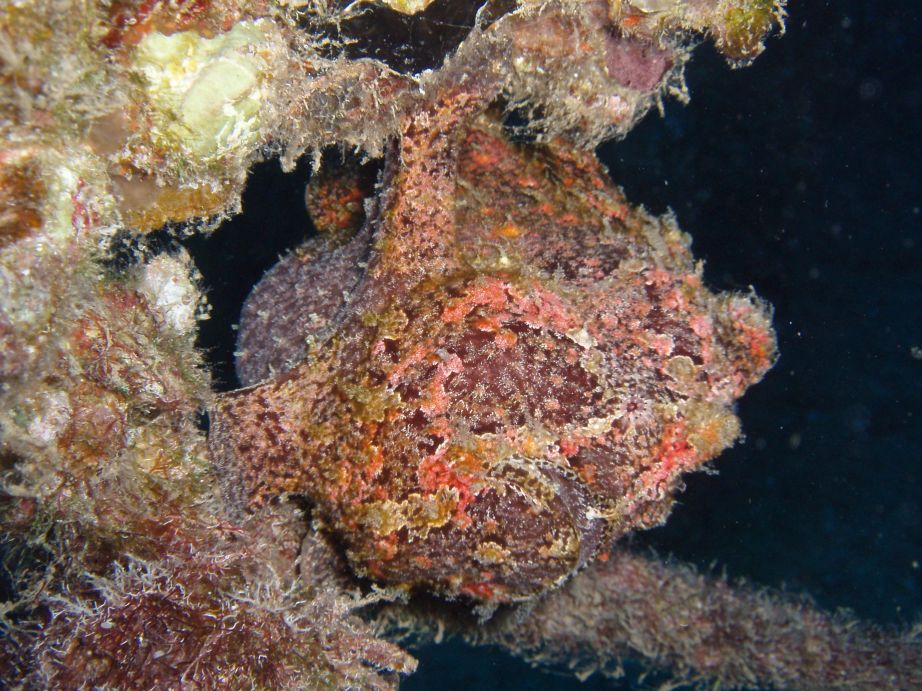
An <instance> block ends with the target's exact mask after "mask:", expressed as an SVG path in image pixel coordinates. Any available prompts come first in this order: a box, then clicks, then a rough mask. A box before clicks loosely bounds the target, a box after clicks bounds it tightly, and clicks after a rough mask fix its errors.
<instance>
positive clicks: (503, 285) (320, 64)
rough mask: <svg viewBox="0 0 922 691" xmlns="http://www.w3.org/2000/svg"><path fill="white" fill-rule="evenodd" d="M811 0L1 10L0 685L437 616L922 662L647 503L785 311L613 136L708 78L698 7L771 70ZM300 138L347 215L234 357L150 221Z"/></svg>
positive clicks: (727, 679)
mask: <svg viewBox="0 0 922 691" xmlns="http://www.w3.org/2000/svg"><path fill="white" fill-rule="evenodd" d="M784 16H785V15H784V8H783V6H782V3H781V2H780V1H779V0H670V1H669V2H664V1H661V0H656V1H654V0H608V1H607V2H606V1H604V0H581V1H576V0H520V1H519V2H514V1H513V2H499V1H496V2H494V1H493V0H488V1H487V2H485V3H480V2H463V1H460V0H431V1H430V2H425V1H423V2H398V1H396V0H394V1H392V2H364V1H360V2H355V3H345V2H342V3H341V2H335V1H334V2H299V1H295V2H291V1H288V2H283V1H278V2H262V1H261V2H250V1H248V0H243V1H238V0H198V1H195V2H189V1H186V0H144V1H143V2H142V1H141V0H116V1H114V2H93V1H92V0H84V1H81V0H68V1H66V2H52V1H51V0H35V1H32V2H23V3H15V4H9V5H7V6H6V7H3V8H0V112H2V120H0V127H2V129H3V135H4V137H3V145H2V150H0V381H2V389H0V435H2V436H0V460H2V471H3V474H2V495H0V510H2V515H3V522H4V527H5V532H6V539H5V543H4V545H5V547H4V549H5V551H4V553H3V556H4V559H5V562H6V564H7V570H8V572H9V573H10V576H11V579H10V591H11V594H10V597H9V601H8V602H7V603H5V604H4V607H3V610H2V612H3V618H2V626H3V633H4V636H3V639H2V641H0V678H2V679H3V680H4V683H5V684H8V685H20V686H23V687H25V688H84V687H94V688H95V687H103V688H180V687H183V688H185V687H188V688H254V687H255V688H267V689H268V688H273V689H274V688H317V687H330V688H393V687H396V686H397V685H398V684H399V681H400V678H401V676H404V675H408V674H411V673H412V672H413V671H414V669H415V667H416V664H417V663H416V661H415V660H414V658H413V657H412V656H411V654H410V653H408V652H407V651H405V650H404V649H403V648H402V647H400V646H404V645H405V646H411V645H413V644H414V643H415V642H419V641H425V640H430V639H438V640H441V638H442V637H443V636H444V635H445V634H446V633H447V634H449V635H452V636H456V637H459V638H462V639H464V640H466V641H468V642H470V643H472V644H488V645H498V646H501V647H503V648H505V649H506V650H508V651H509V652H510V653H511V654H513V655H517V656H519V657H522V658H524V659H526V660H528V661H529V662H531V663H533V664H535V665H544V666H552V667H556V668H565V669H569V670H571V671H572V672H574V673H576V674H578V675H581V676H582V675H588V674H591V673H594V672H599V673H602V674H607V675H610V676H612V677H617V676H619V675H620V674H621V673H623V663H624V662H625V661H626V660H639V661H641V662H642V663H643V664H644V665H646V666H647V667H648V668H649V669H650V670H652V671H656V672H659V673H662V674H665V675H667V676H668V677H670V678H672V679H674V680H675V681H676V682H677V683H678V682H689V683H693V684H699V683H700V684H710V685H714V686H724V687H777V688H869V689H870V688H917V687H922V677H920V670H922V648H920V646H919V642H918V640H917V639H916V638H913V637H912V636H910V635H909V634H905V633H902V632H893V631H884V630H880V629H877V628H875V627H873V626H871V625H869V624H863V623H860V622H856V621H854V620H852V619H850V618H848V617H847V616H845V615H839V614H835V615H834V614H829V613H825V612H823V611H820V610H818V609H817V608H815V607H814V606H813V605H811V604H810V603H808V602H807V601H805V600H803V599H798V598H794V597H791V596H788V595H782V594H777V593H771V592H764V591H758V590H756V589H754V588H751V587H748V586H745V585H739V586H733V585H731V584H729V583H728V582H727V581H726V580H725V579H722V578H718V577H712V576H704V575H701V574H698V573H697V572H696V571H695V570H694V569H692V568H690V567H687V566H683V565H680V564H676V563H674V562H669V561H664V560H659V559H657V558H655V557H654V556H652V555H640V554H636V553H634V552H632V551H631V550H630V548H628V547H626V546H625V544H624V540H623V539H622V538H625V537H626V536H628V535H630V534H631V533H632V532H634V531H637V530H639V529H645V528H649V527H653V526H656V525H660V524H662V523H663V522H664V521H666V519H667V518H668V515H669V513H670V510H671V507H672V503H673V501H674V498H675V496H676V494H677V493H678V492H680V491H681V489H682V487H683V475H684V474H686V473H689V472H692V471H695V470H700V469H702V468H706V467H708V465H709V464H710V462H711V461H712V460H713V459H715V458H716V457H717V456H718V455H719V454H720V452H721V451H723V450H724V449H726V448H727V447H729V446H731V445H732V444H733V443H734V442H735V441H736V440H737V439H738V438H739V436H740V434H741V429H740V423H739V420H738V419H737V417H736V415H735V412H734V403H735V401H736V400H737V399H738V398H739V397H740V396H742V395H743V393H744V392H745V390H746V389H747V388H748V387H749V386H751V385H754V384H756V383H757V382H758V381H759V379H760V378H761V377H762V376H763V375H764V374H765V372H766V371H767V370H768V369H769V368H771V367H772V365H773V363H774V362H775V359H776V357H777V353H776V345H775V335H774V332H773V330H772V325H771V316H772V315H771V309H770V307H769V306H768V305H767V304H765V303H764V302H763V301H761V300H760V299H759V298H758V297H757V296H756V295H755V294H753V293H752V292H751V291H750V292H746V293H743V292H737V293H715V292H713V291H711V290H709V289H708V287H707V286H706V284H705V282H704V280H703V272H702V266H701V264H700V263H697V262H696V261H695V260H694V258H693V257H692V255H691V252H690V238H689V237H688V236H687V235H686V234H685V233H683V232H682V231H681V230H680V229H679V227H678V225H677V223H676V220H675V219H674V218H673V217H672V216H671V215H668V214H667V215H664V216H659V217H657V216H654V215H652V214H650V213H648V212H647V211H645V210H643V209H642V208H638V207H635V206H632V205H631V203H630V201H629V200H627V199H626V198H625V196H624V194H623V193H622V192H621V191H620V190H619V188H618V187H617V186H615V185H614V184H613V183H612V182H611V181H610V180H609V178H608V173H607V172H606V170H605V169H604V168H603V166H602V165H601V164H600V163H599V162H598V160H597V159H596V156H595V154H594V153H593V149H594V147H595V146H596V145H598V144H599V143H600V142H602V141H605V140H609V139H613V138H620V137H623V136H625V135H626V134H627V133H628V132H629V130H630V129H631V128H632V126H633V125H634V124H635V123H636V122H637V121H638V120H639V118H640V117H642V116H643V115H644V114H645V113H646V112H647V111H648V110H650V109H651V108H654V107H656V106H660V105H661V104H662V102H663V99H667V98H680V99H685V98H687V93H686V90H685V88H684V80H683V69H684V66H685V64H686V62H687V61H688V60H689V58H690V55H691V51H692V47H693V45H694V43H695V41H697V40H700V38H701V37H703V38H705V39H707V40H710V41H713V43H714V45H715V46H716V48H717V49H718V50H719V51H720V52H721V53H722V54H723V55H724V56H725V57H726V58H727V60H728V61H730V63H731V64H732V65H734V66H743V65H745V64H748V63H749V62H750V61H752V60H753V59H755V58H756V57H757V56H758V55H759V54H760V53H761V52H762V50H763V48H764V41H765V40H766V38H767V37H768V36H769V35H771V34H773V33H780V32H781V31H783V25H784ZM302 157H308V158H309V159H310V160H311V161H312V164H313V165H314V168H315V172H314V176H313V178H312V182H311V185H310V187H309V190H308V199H307V204H308V208H309V210H310V213H311V216H312V219H313V222H314V225H315V227H316V228H317V229H318V231H319V232H318V234H317V235H316V236H315V237H313V238H311V239H309V240H308V241H307V242H306V243H305V244H304V245H302V246H301V247H299V248H298V249H297V250H295V251H294V252H292V253H291V254H290V255H288V256H287V257H284V258H283V259H281V261H280V262H279V263H278V264H277V265H276V266H275V267H274V268H273V269H271V270H270V271H269V272H268V273H267V274H266V276H265V277H264V278H263V280H262V281H261V282H260V283H259V284H258V285H257V286H256V287H255V288H254V290H253V292H252V293H251V294H250V297H249V298H248V299H247V301H246V304H245V305H244V308H243V312H242V315H241V318H240V325H239V332H238V334H239V335H238V346H237V348H238V352H237V358H236V369H237V374H238V377H239V379H240V382H241V383H242V385H243V386H244V387H245V388H242V389H239V390H237V391H232V392H226V393H220V394H217V393H215V387H214V385H213V382H212V381H211V379H212V378H211V375H210V373H209V371H208V368H207V366H206V364H205V359H204V357H203V353H202V352H201V351H200V350H199V349H197V347H196V333H197V330H198V328H199V325H200V322H201V321H202V320H204V319H207V318H208V305H207V298H206V296H205V295H204V293H203V289H202V285H201V279H200V276H199V275H198V273H197V270H196V268H195V266H194V261H193V259H192V258H191V257H190V256H189V254H188V253H186V252H185V251H184V250H174V251H173V252H159V253H158V252H156V251H153V250H150V249H145V247H146V245H145V243H144V242H143V239H144V236H145V234H148V233H151V232H152V231H155V230H158V229H161V228H163V227H164V226H168V227H172V228H174V229H176V230H175V232H177V233H185V234H192V233H200V234H207V233H212V232H217V233H220V229H218V226H219V225H220V222H221V221H222V220H223V219H225V218H228V217H230V216H232V215H233V214H235V213H237V212H239V210H240V196H241V192H242V190H243V187H244V184H245V181H246V179H247V175H248V172H249V170H250V169H251V167H252V166H253V165H254V164H255V163H256V162H258V161H261V160H264V159H269V158H278V159H279V161H280V164H281V165H282V166H283V167H284V168H285V169H286V170H288V169H291V168H292V167H293V166H294V165H295V163H296V162H297V161H298V160H299V159H301V158H302ZM336 161H339V165H337V164H336V163H335V162H336ZM351 161H360V162H369V161H378V162H379V163H380V173H379V174H378V175H377V176H376V178H375V179H374V180H373V181H372V182H370V183H369V180H368V179H367V176H365V177H364V178H363V176H362V174H360V173H359V172H358V170H357V167H356V166H353V165H352V164H351V163H350V162H351ZM344 162H345V163H344ZM216 229H217V230H216ZM259 241H260V240H259V238H258V237H255V238H253V242H254V243H258V242H259ZM125 246H128V247H129V248H133V251H131V252H129V254H131V256H130V258H128V259H127V260H126V259H125V257H124V256H123V255H124V251H123V248H124V247H125Z"/></svg>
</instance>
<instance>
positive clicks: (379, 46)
mask: <svg viewBox="0 0 922 691" xmlns="http://www.w3.org/2000/svg"><path fill="white" fill-rule="evenodd" d="M485 4H487V3H485V2H484V1H483V0H460V1H459V0H435V1H434V2H433V3H431V4H430V5H429V6H428V7H426V9H424V10H422V11H420V12H417V13H416V14H412V15H408V14H402V13H400V12H397V11H396V10H393V9H391V8H389V7H386V6H384V5H379V4H375V3H368V4H367V5H364V6H362V7H360V8H359V9H358V10H356V11H355V12H350V14H349V15H348V16H347V17H346V18H345V19H341V18H339V17H337V19H336V21H332V20H331V21H328V22H323V21H321V20H318V19H317V18H316V17H314V16H310V15H307V14H305V15H304V18H303V19H302V26H303V27H304V28H305V29H306V30H307V31H309V32H311V33H314V34H317V35H319V37H321V38H325V39H329V45H330V48H328V49H327V52H328V57H335V56H336V55H344V56H345V57H348V58H350V59H357V58H374V59H376V60H380V61H381V62H383V63H385V64H386V65H387V66H388V67H390V68H391V69H394V70H396V71H398V72H402V73H404V74H418V73H420V72H422V71H423V70H427V69H434V68H437V67H439V66H441V64H442V61H443V60H444V59H445V57H446V56H447V55H448V54H449V53H451V52H452V51H454V49H455V48H457V47H458V45H459V44H460V43H461V41H463V40H464V39H465V38H466V37H467V35H468V34H469V33H470V31H471V29H472V28H473V27H474V23H475V19H476V16H477V12H478V11H479V10H480V8H481V7H482V6H484V5H485ZM513 7H514V3H513V2H510V1H509V0H494V1H492V2H489V7H487V8H486V10H485V12H484V13H483V14H482V15H481V19H482V21H484V22H485V23H486V24H489V23H490V22H491V21H493V20H495V19H496V18H498V17H501V16H502V15H504V14H506V13H507V12H508V11H509V10H510V9H512V8H513Z"/></svg>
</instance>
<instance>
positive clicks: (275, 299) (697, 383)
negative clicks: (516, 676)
mask: <svg viewBox="0 0 922 691" xmlns="http://www.w3.org/2000/svg"><path fill="white" fill-rule="evenodd" d="M458 98H460V100H461V101H462V102H465V98H466V96H465V95H464V94H461V95H460V96H459V97H458ZM458 110H459V109H458V107H457V104H456V103H455V101H454V100H452V98H445V99H442V100H441V101H437V103H436V105H435V106H433V109H432V110H429V111H426V112H425V113H424V116H420V117H417V118H414V119H413V120H411V121H410V122H409V123H408V125H407V126H406V128H405V130H404V135H403V138H402V139H401V141H400V144H399V147H398V148H397V149H395V150H394V151H393V152H392V154H391V156H390V157H389V158H388V162H387V164H386V171H385V184H384V189H383V191H382V194H381V201H380V204H381V208H380V209H378V211H377V212H376V216H375V217H373V218H372V219H371V221H370V222H369V223H368V224H367V225H366V227H365V228H364V229H363V230H361V231H359V232H358V233H357V234H356V235H355V236H354V238H353V239H352V240H351V241H350V242H349V243H348V244H346V245H344V246H342V247H340V248H339V249H338V250H335V251H334V253H333V254H332V256H331V255H329V254H328V253H323V252H318V251H317V250H316V249H315V248H316V247H319V246H320V245H323V244H324V243H327V240H326V239H325V238H321V239H318V240H315V241H314V242H313V245H314V248H312V247H308V248H306V249H304V250H302V251H300V252H298V253H296V254H295V255H293V256H292V257H290V258H288V259H287V260H286V261H284V262H283V263H281V264H280V265H279V266H278V267H276V268H275V269H273V271H272V272H270V274H269V275H268V276H267V277H266V279H265V280H264V281H263V283H261V284H260V285H259V286H258V287H257V288H256V289H255V291H254V295H253V296H252V297H251V298H250V302H251V303H258V304H259V305H261V306H263V309H264V310H265V311H263V313H262V316H261V317H259V316H255V314H254V312H255V311H254V310H247V311H245V313H244V321H243V323H242V325H241V346H242V347H241V355H240V363H241V370H240V371H241V376H242V378H243V379H244V380H245V381H246V382H249V383H254V382H258V381H260V380H262V379H266V378H269V377H271V376H272V375H275V376H274V378H269V379H268V381H266V382H265V383H263V384H262V385H259V386H256V387H255V388H250V389H245V390H242V391H239V392H234V393H231V394H228V395H225V396H223V397H221V398H220V400H219V402H218V403H217V404H216V406H215V408H214V410H213V412H212V434H211V445H212V450H213V452H214V454H215V457H216V458H217V459H218V461H219V463H220V464H222V465H223V466H224V467H225V469H226V470H227V471H228V472H229V473H231V474H232V475H233V476H237V474H238V473H239V474H240V475H242V477H243V478H244V486H243V488H242V489H243V494H242V495H241V497H240V499H239V500H240V501H241V502H242V503H243V504H245V505H247V506H250V507H253V506H258V505H261V504H263V503H264V502H265V501H266V500H267V499H268V498H270V497H272V496H274V495H277V494H281V493H286V492H290V493H298V494H305V495H307V496H308V497H309V498H310V499H311V500H312V501H314V502H316V504H317V507H318V509H319V511H320V512H321V515H322V516H323V518H324V520H325V521H326V522H327V523H328V524H329V525H330V526H331V528H332V530H334V531H335V532H336V533H337V534H338V535H339V537H340V538H341V539H342V540H344V542H345V543H346V545H347V547H348V554H349V558H350V560H351V562H352V566H353V567H354V568H355V569H356V570H357V571H358V572H359V573H361V574H364V575H367V576H370V577H372V578H374V579H376V580H380V581H386V582H389V583H396V584H403V585H408V586H424V587H427V588H433V589H435V590H436V591H438V592H441V593H443V594H447V595H451V596H454V595H459V594H463V595H466V596H469V597H471V598H473V599H476V600H489V601H494V600H495V601H506V600H515V599H521V598H526V597H529V596H531V595H533V594H535V593H536V592H539V591H541V590H543V589H545V588H547V587H550V586H554V585H556V584H558V583H560V582H562V581H563V580H564V579H565V578H567V577H568V576H569V575H570V574H572V573H573V572H574V571H575V570H577V569H579V568H581V567H582V566H584V565H585V564H587V563H588V562H589V561H591V560H592V559H593V558H594V557H595V555H596V554H597V553H598V552H599V551H604V550H605V549H607V547H608V545H609V544H610V543H611V541H612V540H614V539H616V538H618V537H620V536H621V535H624V534H625V533H627V532H628V531H631V530H634V529H638V528H646V527H650V526H653V525H657V524H659V523H661V522H662V521H663V520H664V519H665V518H666V516H667V515H668V513H669V510H670V505H671V502H672V495H673V493H674V491H675V490H676V489H677V488H679V487H680V485H681V475H682V473H683V472H686V471H690V470H694V469H696V468H698V467H700V466H701V464H703V463H705V462H706V461H707V460H709V459H711V458H713V457H714V456H715V455H717V454H718V453H719V452H720V451H721V450H723V449H724V448H726V447H727V446H729V445H730V444H732V443H733V441H734V440H735V439H736V437H737V436H738V434H739V422H738V420H737V418H736V416H735V415H734V413H733V410H732V404H733V401H734V400H735V399H736V398H737V397H739V396H740V395H741V394H742V393H743V391H744V390H745V389H746V387H748V386H749V385H750V384H752V383H754V382H755V381H758V379H759V378H760V377H761V376H762V375H763V374H764V372H765V371H766V370H767V369H768V368H769V367H770V366H771V364H772V362H773V359H774V354H775V342H774V334H773V332H772V330H771V326H770V320H769V313H768V311H767V308H766V307H765V306H764V305H763V304H762V303H760V302H759V301H758V300H757V299H756V298H754V297H752V296H749V295H731V294H721V295H715V294H713V293H711V292H709V291H708V290H707V289H706V288H705V287H704V286H703V285H702V281H701V272H700V267H699V266H697V265H696V264H695V262H694V261H693V259H692V257H691V254H690V252H689V249H688V243H689V240H688V237H687V236H686V235H684V234H683V233H682V232H680V231H679V230H678V229H677V228H676V226H675V224H674V223H673V221H672V220H671V219H670V218H668V217H663V218H654V217H651V216H650V215H648V214H646V213H645V212H643V211H641V210H637V209H634V208H632V207H630V206H629V205H628V204H627V202H626V201H625V200H624V198H623V196H622V195H621V193H620V191H619V190H617V189H616V188H614V187H613V186H612V185H611V183H610V182H609V181H608V179H607V174H606V173H605V171H604V170H603V169H602V168H601V166H600V165H599V164H598V162H597V161H596V160H595V158H594V156H593V155H592V154H588V153H579V154H575V153H573V152H572V151H568V150H567V149H564V148H560V147H556V146H553V145H551V146H547V147H526V146H517V145H514V144H511V143H509V141H507V139H506V138H505V136H504V135H503V133H502V130H501V128H500V127H499V126H498V125H497V124H496V122H495V121H494V119H492V118H491V117H489V116H483V117H480V118H479V119H478V120H477V121H476V122H475V123H473V124H469V123H467V122H465V121H464V120H462V119H459V116H458V115H457V112H458ZM398 161H399V167H398ZM315 257H316V259H315ZM345 257H349V258H350V265H352V266H359V267H363V271H362V272H361V273H359V274H356V272H355V270H348V271H344V270H343V267H342V266H341V263H342V260H343V258H345ZM357 257H365V259H364V260H363V261H361V262H358V263H356V262H355V261H354V259H355V258H357ZM292 295H298V296H301V295H304V296H309V297H308V298H307V299H305V300H303V301H300V302H299V301H297V300H291V298H290V297H289V296H292ZM296 303H297V304H296ZM273 305H276V306H279V307H281V309H280V310H279V311H278V312H274V311H273V309H272V307H273ZM299 310H300V313H299ZM275 314H278V316H279V321H277V322H276V321H273V319H274V315H275ZM314 325H316V326H314ZM305 357H306V359H305V360H303V362H301V363H300V364H298V365H297V366H294V363H296V362H297V361H298V360H299V359H302V358H305Z"/></svg>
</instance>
